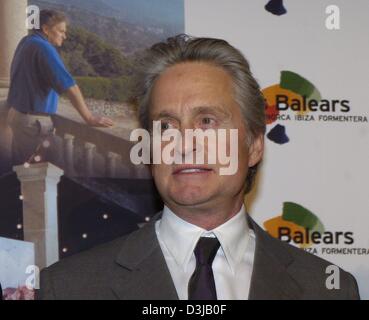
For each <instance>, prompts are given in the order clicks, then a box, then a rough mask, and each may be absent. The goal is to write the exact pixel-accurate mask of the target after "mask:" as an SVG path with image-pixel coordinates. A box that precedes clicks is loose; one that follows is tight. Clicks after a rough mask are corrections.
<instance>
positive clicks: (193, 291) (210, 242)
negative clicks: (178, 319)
mask: <svg viewBox="0 0 369 320" xmlns="http://www.w3.org/2000/svg"><path fill="white" fill-rule="evenodd" d="M219 246H220V243H219V241H218V239H217V238H207V237H201V238H200V239H199V241H198V242H197V245H196V248H195V251H194V253H195V257H196V269H195V271H194V273H193V274H192V276H191V278H190V281H189V283H188V300H217V292H216V289H215V282H214V274H213V269H212V267H211V265H212V264H213V261H214V258H215V255H216V253H217V251H218V249H219Z"/></svg>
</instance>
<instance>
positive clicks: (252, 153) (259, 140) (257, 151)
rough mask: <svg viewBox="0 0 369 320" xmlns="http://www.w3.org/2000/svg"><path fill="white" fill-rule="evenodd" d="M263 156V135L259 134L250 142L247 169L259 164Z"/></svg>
mask: <svg viewBox="0 0 369 320" xmlns="http://www.w3.org/2000/svg"><path fill="white" fill-rule="evenodd" d="M263 154H264V135H263V134H260V135H259V136H257V137H256V138H255V139H254V141H253V142H252V144H251V146H250V148H249V167H253V166H254V165H256V164H257V163H259V162H260V160H261V159H262V157H263Z"/></svg>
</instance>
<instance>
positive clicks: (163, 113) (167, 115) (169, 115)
mask: <svg viewBox="0 0 369 320" xmlns="http://www.w3.org/2000/svg"><path fill="white" fill-rule="evenodd" d="M163 118H172V119H176V120H179V117H178V116H177V115H176V114H174V113H173V112H169V111H161V112H159V113H156V114H154V115H153V116H152V120H157V119H163Z"/></svg>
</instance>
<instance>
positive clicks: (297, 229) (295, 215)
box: [264, 202, 325, 248]
mask: <svg viewBox="0 0 369 320" xmlns="http://www.w3.org/2000/svg"><path fill="white" fill-rule="evenodd" d="M264 227H265V229H266V230H267V231H268V233H269V234H270V235H271V236H273V237H275V238H278V239H280V240H282V241H287V242H291V241H293V242H294V243H296V244H298V245H299V246H300V248H305V247H310V246H312V244H313V240H314V241H316V240H317V239H318V238H321V236H322V234H323V233H324V231H325V230H324V225H323V223H322V222H321V221H320V219H319V218H318V217H317V216H316V215H315V214H314V213H312V212H311V211H310V210H308V209H306V208H304V207H303V206H301V205H299V204H297V203H294V202H284V203H283V211H282V215H281V216H277V217H275V218H272V219H269V220H267V221H265V222H264Z"/></svg>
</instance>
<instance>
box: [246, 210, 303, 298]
mask: <svg viewBox="0 0 369 320" xmlns="http://www.w3.org/2000/svg"><path fill="white" fill-rule="evenodd" d="M248 219H249V224H250V227H251V228H252V229H253V230H254V232H255V236H256V248H255V257H254V266H253V272H252V277H251V285H250V293H249V299H250V300H284V299H288V300H295V299H299V298H300V297H301V295H302V293H303V292H302V289H301V288H300V286H299V285H298V283H297V282H296V281H295V280H294V279H293V277H292V276H291V275H290V273H289V271H288V269H289V267H290V266H291V265H292V263H293V257H292V256H291V255H290V254H289V252H288V251H287V250H286V249H285V248H284V247H283V246H281V244H280V243H279V242H277V241H278V240H276V239H273V238H271V237H270V236H269V235H268V234H267V233H266V232H265V231H264V230H262V229H261V228H260V227H259V226H258V225H257V224H256V223H255V222H254V221H253V220H252V219H251V218H250V217H249V216H248Z"/></svg>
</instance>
